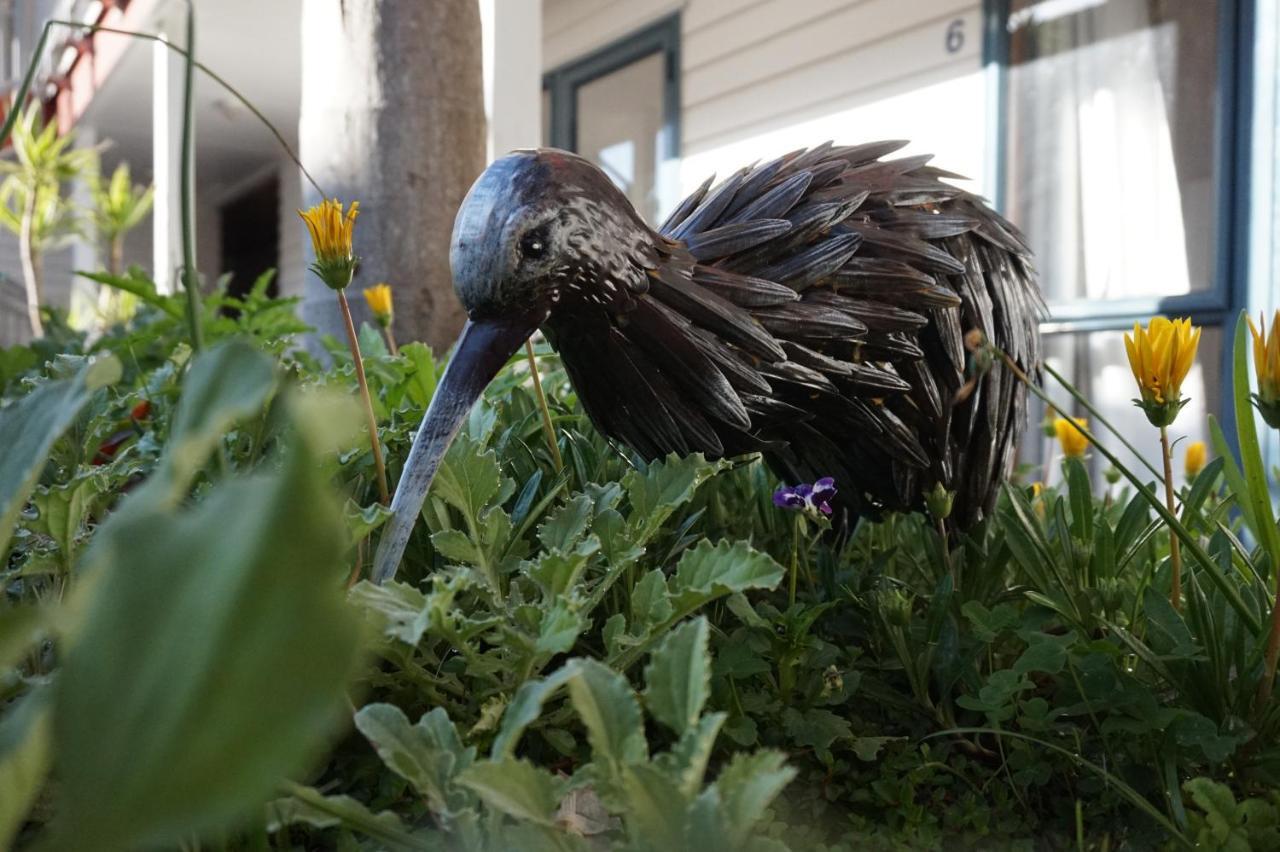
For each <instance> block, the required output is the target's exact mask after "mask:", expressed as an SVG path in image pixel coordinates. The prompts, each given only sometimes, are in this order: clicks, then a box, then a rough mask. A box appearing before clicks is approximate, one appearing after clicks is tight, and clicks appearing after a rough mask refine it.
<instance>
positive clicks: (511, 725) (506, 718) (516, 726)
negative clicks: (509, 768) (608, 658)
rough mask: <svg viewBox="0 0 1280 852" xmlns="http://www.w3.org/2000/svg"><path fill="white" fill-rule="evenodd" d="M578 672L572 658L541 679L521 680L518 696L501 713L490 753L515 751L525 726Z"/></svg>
mask: <svg viewBox="0 0 1280 852" xmlns="http://www.w3.org/2000/svg"><path fill="white" fill-rule="evenodd" d="M577 673H578V663H577V662H576V661H573V660H571V661H569V662H568V663H565V664H564V665H563V666H561V667H560V668H558V669H556V670H555V671H554V672H552V673H551V674H550V675H547V676H546V677H544V678H542V679H541V680H528V681H525V682H524V683H522V684H520V688H519V689H517V690H516V694H515V697H513V698H512V699H511V703H510V704H508V705H507V710H506V712H505V713H503V715H502V726H501V727H500V728H499V729H498V736H496V737H495V738H494V740H493V748H492V750H491V751H490V755H491V756H492V757H493V759H494V760H498V759H500V758H506V757H511V756H512V755H514V754H515V751H516V746H517V745H519V743H520V737H521V736H522V735H523V734H524V732H525V729H526V728H528V727H529V725H531V724H533V722H534V721H535V720H537V718H538V716H539V715H541V714H542V705H544V704H545V703H546V702H547V699H549V698H550V697H551V696H552V695H553V694H555V692H556V691H557V690H559V689H560V687H562V686H564V685H565V684H566V683H568V682H569V680H570V679H571V678H573V677H574V676H575V675H576V674H577Z"/></svg>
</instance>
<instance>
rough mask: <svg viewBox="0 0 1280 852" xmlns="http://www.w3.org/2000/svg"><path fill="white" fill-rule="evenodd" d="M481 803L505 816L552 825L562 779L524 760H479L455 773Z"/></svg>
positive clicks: (460, 782)
mask: <svg viewBox="0 0 1280 852" xmlns="http://www.w3.org/2000/svg"><path fill="white" fill-rule="evenodd" d="M458 783H459V784H461V785H463V786H464V787H469V788H470V789H471V790H472V791H474V792H475V794H476V795H477V796H479V797H480V798H481V799H482V800H483V801H484V803H485V804H487V805H488V806H489V807H491V808H494V809H496V810H499V811H502V812H503V813H504V814H506V815H507V816H509V817H513V818H515V819H518V820H528V821H530V822H535V823H537V824H538V825H546V826H551V825H555V821H554V817H555V810H556V805H557V804H559V802H560V796H561V794H562V793H563V789H564V782H562V781H561V780H559V779H558V778H556V776H554V775H552V774H551V773H550V772H548V771H547V770H545V769H540V768H538V767H536V766H534V765H533V764H532V763H530V762H529V761H527V760H515V759H512V758H505V759H503V760H496V761H489V760H485V761H480V762H478V763H473V764H472V765H471V766H469V767H467V769H466V771H465V772H462V773H461V774H460V775H459V776H458Z"/></svg>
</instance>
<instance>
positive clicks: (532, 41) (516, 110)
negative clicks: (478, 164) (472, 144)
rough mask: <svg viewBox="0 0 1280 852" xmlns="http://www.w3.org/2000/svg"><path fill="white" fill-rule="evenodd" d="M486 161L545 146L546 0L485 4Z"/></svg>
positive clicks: (482, 10) (500, 0)
mask: <svg viewBox="0 0 1280 852" xmlns="http://www.w3.org/2000/svg"><path fill="white" fill-rule="evenodd" d="M480 15H481V18H482V22H483V26H484V95H485V101H484V103H485V113H486V114H487V115H488V118H489V138H488V159H489V160H490V161H493V160H495V159H497V158H498V157H501V156H502V155H504V154H506V153H508V152H509V151H512V150H514V149H516V148H536V147H538V146H540V145H542V0H481V4H480Z"/></svg>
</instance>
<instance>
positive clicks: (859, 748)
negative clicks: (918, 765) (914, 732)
mask: <svg viewBox="0 0 1280 852" xmlns="http://www.w3.org/2000/svg"><path fill="white" fill-rule="evenodd" d="M905 739H906V737H854V739H853V753H854V754H856V755H857V756H858V760H865V761H866V762H867V763H870V762H871V761H873V760H875V759H876V756H877V755H879V754H880V749H882V748H884V747H885V746H886V745H888V744H889V743H891V742H895V741H898V740H905Z"/></svg>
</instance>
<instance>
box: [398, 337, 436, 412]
mask: <svg viewBox="0 0 1280 852" xmlns="http://www.w3.org/2000/svg"><path fill="white" fill-rule="evenodd" d="M400 357H401V358H407V359H408V361H409V363H410V364H411V365H413V372H412V373H410V376H409V385H408V392H409V399H410V401H412V402H413V404H414V406H416V407H417V408H420V409H423V410H426V407H427V404H428V403H430V402H431V397H433V396H435V394H436V364H435V358H434V357H433V356H432V354H431V349H430V347H428V346H427V345H426V344H425V343H418V342H417V341H414V342H413V343H406V344H405V345H404V346H401V347H400Z"/></svg>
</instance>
